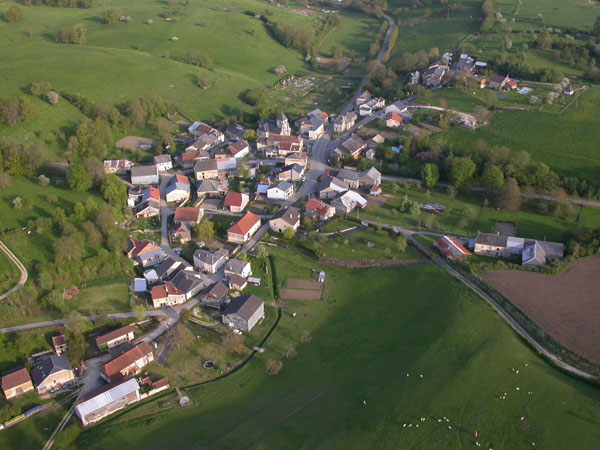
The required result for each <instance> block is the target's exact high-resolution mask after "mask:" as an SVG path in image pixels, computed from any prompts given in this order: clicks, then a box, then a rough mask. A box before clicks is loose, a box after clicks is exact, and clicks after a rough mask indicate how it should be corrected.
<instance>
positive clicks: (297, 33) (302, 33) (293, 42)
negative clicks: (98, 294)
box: [264, 18, 315, 54]
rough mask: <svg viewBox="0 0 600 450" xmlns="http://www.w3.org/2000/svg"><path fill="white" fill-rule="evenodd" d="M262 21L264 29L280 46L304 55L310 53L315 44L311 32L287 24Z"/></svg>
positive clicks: (313, 35) (312, 32)
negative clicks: (265, 28) (266, 29)
mask: <svg viewBox="0 0 600 450" xmlns="http://www.w3.org/2000/svg"><path fill="white" fill-rule="evenodd" d="M264 20H265V25H266V27H267V28H268V29H269V31H270V32H271V33H273V36H274V37H275V39H277V40H278V41H279V42H280V43H281V44H282V45H284V46H285V47H288V48H293V49H296V50H298V51H301V52H303V53H306V54H310V53H311V48H312V46H313V45H314V43H315V33H314V31H313V30H311V29H309V28H304V27H298V26H296V25H292V24H289V23H283V22H271V21H269V20H268V19H266V18H264Z"/></svg>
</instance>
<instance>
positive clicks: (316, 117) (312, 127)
mask: <svg viewBox="0 0 600 450" xmlns="http://www.w3.org/2000/svg"><path fill="white" fill-rule="evenodd" d="M328 120H329V116H328V115H327V113H324V112H322V111H321V110H320V109H315V110H314V111H311V112H309V113H308V114H307V115H306V117H304V118H303V119H300V120H298V121H297V122H296V125H297V126H298V128H299V130H300V136H302V137H304V138H307V139H308V140H310V141H313V140H316V139H319V138H320V137H321V135H322V134H323V133H324V132H325V126H326V125H327V123H328Z"/></svg>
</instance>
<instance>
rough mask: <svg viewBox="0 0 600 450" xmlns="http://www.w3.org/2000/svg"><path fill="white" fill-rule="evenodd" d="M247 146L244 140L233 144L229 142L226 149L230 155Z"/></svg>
mask: <svg viewBox="0 0 600 450" xmlns="http://www.w3.org/2000/svg"><path fill="white" fill-rule="evenodd" d="M246 147H248V143H247V142H246V141H237V142H236V143H234V144H231V145H230V146H228V147H227V151H228V152H229V153H231V154H232V155H237V154H238V153H239V152H241V151H242V150H244V149H245V148H246Z"/></svg>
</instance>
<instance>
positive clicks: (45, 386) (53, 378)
mask: <svg viewBox="0 0 600 450" xmlns="http://www.w3.org/2000/svg"><path fill="white" fill-rule="evenodd" d="M31 378H33V384H34V385H35V390H36V392H37V393H38V394H45V393H46V392H53V391H55V390H56V389H60V388H61V387H63V386H66V385H69V384H71V383H73V382H74V381H75V374H74V373H73V368H72V367H71V364H69V360H68V359H67V358H66V357H65V356H64V355H61V356H56V355H50V356H46V357H44V358H42V359H40V360H38V361H37V362H36V363H35V366H34V367H33V369H31Z"/></svg>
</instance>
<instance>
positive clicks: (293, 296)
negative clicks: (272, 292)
mask: <svg viewBox="0 0 600 450" xmlns="http://www.w3.org/2000/svg"><path fill="white" fill-rule="evenodd" d="M281 298H283V299H284V300H321V291H315V290H308V289H282V290H281Z"/></svg>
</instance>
